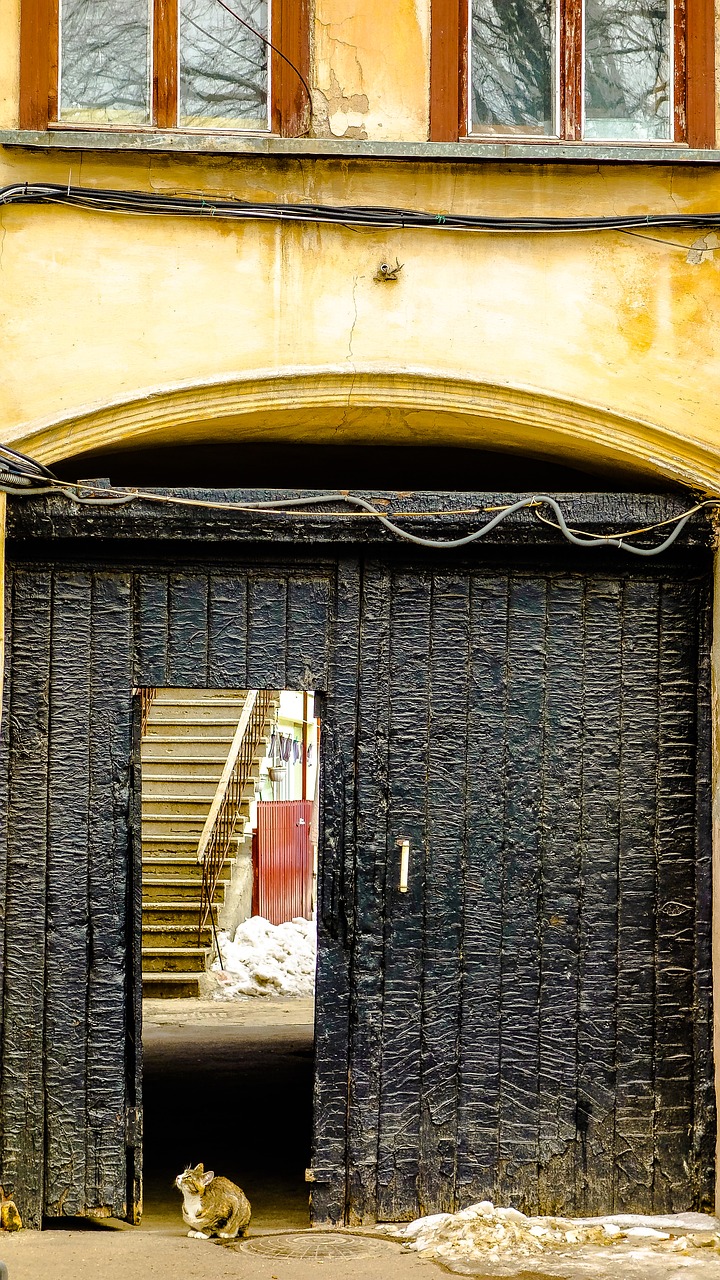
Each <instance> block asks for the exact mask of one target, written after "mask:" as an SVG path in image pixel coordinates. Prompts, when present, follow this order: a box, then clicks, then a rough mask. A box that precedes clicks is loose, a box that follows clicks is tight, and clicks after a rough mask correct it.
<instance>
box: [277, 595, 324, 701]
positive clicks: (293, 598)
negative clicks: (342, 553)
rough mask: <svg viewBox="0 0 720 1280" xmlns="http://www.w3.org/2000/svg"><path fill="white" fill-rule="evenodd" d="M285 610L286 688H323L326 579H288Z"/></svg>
mask: <svg viewBox="0 0 720 1280" xmlns="http://www.w3.org/2000/svg"><path fill="white" fill-rule="evenodd" d="M287 611H288V612H287V658H286V669H285V682H286V685H287V687H288V688H289V689H327V641H328V632H329V620H330V581H329V579H328V578H327V577H320V576H317V577H314V578H309V577H308V578H306V577H302V578H295V577H291V578H289V579H288V594H287Z"/></svg>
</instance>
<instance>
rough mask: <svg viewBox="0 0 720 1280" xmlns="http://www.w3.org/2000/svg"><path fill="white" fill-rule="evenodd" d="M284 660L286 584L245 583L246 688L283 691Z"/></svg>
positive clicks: (282, 579)
mask: <svg viewBox="0 0 720 1280" xmlns="http://www.w3.org/2000/svg"><path fill="white" fill-rule="evenodd" d="M286 659H287V581H286V578H285V575H284V574H283V575H278V576H277V577H273V578H270V577H251V578H250V579H249V581H248V674H247V678H248V688H250V689H284V688H285V687H286V684H287V679H286V666H285V664H286Z"/></svg>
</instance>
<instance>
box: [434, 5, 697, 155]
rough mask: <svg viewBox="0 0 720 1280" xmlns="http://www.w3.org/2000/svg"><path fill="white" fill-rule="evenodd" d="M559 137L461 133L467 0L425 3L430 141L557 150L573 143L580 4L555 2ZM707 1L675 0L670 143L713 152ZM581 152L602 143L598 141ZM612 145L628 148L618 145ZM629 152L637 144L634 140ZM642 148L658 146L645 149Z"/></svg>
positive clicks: (578, 117)
mask: <svg viewBox="0 0 720 1280" xmlns="http://www.w3.org/2000/svg"><path fill="white" fill-rule="evenodd" d="M559 4H560V28H561V32H562V33H564V39H563V37H562V35H561V40H562V44H561V52H560V80H561V84H560V121H559V124H560V137H552V138H548V137H542V138H540V137H533V138H529V137H528V135H524V136H523V137H519V136H518V137H517V138H513V137H512V136H508V135H507V134H502V135H499V134H498V135H495V136H494V137H493V136H492V135H490V134H468V131H467V125H466V122H467V116H468V110H467V108H468V38H469V37H468V21H467V14H468V4H467V0H431V31H430V140H431V142H457V141H458V140H462V139H465V138H468V139H469V140H470V141H473V142H478V143H482V142H485V143H490V142H496V143H502V144H503V145H507V146H509V147H512V145H513V143H514V142H516V143H517V144H525V145H527V144H528V143H529V142H530V143H537V144H542V145H544V144H557V143H561V144H562V143H567V142H580V141H582V138H581V133H580V130H581V122H582V102H581V75H580V72H581V67H580V59H581V56H582V44H581V41H582V7H581V6H582V0H559ZM714 20H715V16H714V9H713V0H675V49H674V54H675V84H674V88H675V94H674V96H675V121H674V125H675V128H674V135H675V136H674V139H668V141H667V142H666V144H665V145H666V146H671V145H673V142H674V143H683V144H685V145H686V146H690V147H697V148H713V147H714V146H715V42H714ZM585 145H586V146H588V145H590V146H593V145H597V146H602V145H605V144H603V143H602V142H600V140H599V139H598V140H596V139H593V140H592V141H591V142H586V143H585ZM614 145H617V146H618V147H622V146H624V145H629V144H627V143H622V142H618V143H617V144H614ZM632 145H635V146H638V145H644V144H638V143H637V142H635V143H634V144H632ZM647 145H648V146H657V145H658V144H657V143H655V142H653V143H648V144H647Z"/></svg>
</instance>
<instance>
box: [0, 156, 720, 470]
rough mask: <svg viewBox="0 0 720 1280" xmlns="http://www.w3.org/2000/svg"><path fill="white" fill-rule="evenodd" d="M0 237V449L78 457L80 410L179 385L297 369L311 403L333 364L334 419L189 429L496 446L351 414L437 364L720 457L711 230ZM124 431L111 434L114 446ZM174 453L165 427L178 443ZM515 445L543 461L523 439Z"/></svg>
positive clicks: (297, 411) (7, 232) (590, 193)
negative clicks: (374, 381)
mask: <svg viewBox="0 0 720 1280" xmlns="http://www.w3.org/2000/svg"><path fill="white" fill-rule="evenodd" d="M27 166H28V153H18V152H16V151H6V152H5V153H0V181H1V182H3V183H5V182H11V181H17V180H20V179H23V178H25V177H26V176H27V174H28V167H27ZM32 170H33V176H34V177H35V178H36V179H37V180H38V181H42V180H43V179H46V180H48V181H55V182H64V181H67V180H68V179H71V180H72V181H74V182H77V181H80V182H81V183H82V184H83V185H86V186H92V185H98V186H104V187H112V186H127V187H132V188H141V189H142V188H145V189H152V190H154V191H160V192H162V191H167V192H170V191H177V190H182V191H187V190H198V191H200V192H207V193H217V194H220V195H224V196H236V197H240V196H242V197H244V198H248V199H256V200H271V199H287V200H300V199H306V200H310V201H313V202H322V203H328V204H342V203H344V202H347V203H351V204H390V205H396V206H404V207H413V206H415V207H420V208H423V207H424V208H433V207H436V208H438V207H439V208H453V209H454V210H456V211H462V210H467V211H470V210H472V209H477V208H484V209H486V210H487V211H488V212H492V211H496V212H498V213H504V214H511V213H520V212H523V213H526V214H537V215H539V214H559V213H564V214H567V215H573V214H574V215H579V214H582V213H588V212H591V211H592V212H594V213H600V214H602V213H608V214H609V213H612V212H620V211H625V210H628V211H630V210H637V209H646V208H652V209H655V210H657V211H662V210H664V209H668V210H682V209H687V210H697V211H701V210H709V209H712V208H718V207H720V172H718V171H716V170H714V169H704V170H702V169H690V168H683V169H682V170H675V171H674V172H673V170H672V169H670V168H667V167H665V168H663V167H660V166H658V167H650V166H644V167H642V168H639V167H632V168H629V167H621V166H608V167H606V168H601V169H593V168H592V167H590V166H582V167H579V168H578V167H573V166H566V167H560V166H554V167H552V168H543V167H542V166H528V165H516V166H508V165H501V164H498V165H483V166H473V165H472V164H457V165H456V164H426V165H412V164H391V163H385V164H383V165H377V164H375V163H373V161H372V160H365V161H357V162H354V163H353V164H352V165H348V164H347V162H345V161H340V162H338V161H335V162H333V161H330V160H324V161H317V160H316V161H312V160H302V161H300V160H290V159H286V160H270V159H250V158H243V159H242V160H238V159H237V158H228V157H222V158H215V159H208V158H207V157H206V158H203V159H202V160H201V159H199V158H192V157H184V158H182V159H181V158H175V157H171V156H156V157H152V159H150V158H148V157H139V156H133V155H127V154H118V155H114V156H109V157H108V156H104V157H102V156H99V155H95V156H93V155H92V154H90V153H86V154H85V156H84V158H83V161H82V166H80V164H79V162H78V158H77V156H75V157H74V158H72V157H70V158H68V157H67V156H63V155H59V154H58V153H57V152H55V153H50V154H48V153H45V154H37V155H35V156H33V158H32ZM0 223H1V224H2V235H0V333H2V336H3V378H2V380H1V383H0V431H1V432H2V437H3V438H4V439H6V440H8V441H9V440H16V441H20V440H22V439H23V438H24V437H25V436H29V435H31V434H32V432H33V431H35V430H36V429H37V428H39V426H40V425H41V424H43V423H45V424H48V423H53V422H59V421H60V420H65V421H67V422H68V423H69V425H68V426H67V427H63V428H62V431H61V432H60V434H59V435H58V437H57V439H56V440H55V443H54V445H53V448H54V450H55V456H59V455H60V454H62V453H65V454H67V453H72V452H75V449H74V447H73V426H72V421H73V418H77V417H79V416H81V415H82V414H83V413H84V412H86V411H88V410H92V409H94V408H99V407H101V406H105V405H107V404H109V403H110V402H119V401H123V400H127V399H132V398H137V397H140V398H141V399H142V398H143V397H145V396H153V395H155V394H156V393H157V392H158V390H159V389H162V388H168V387H173V386H176V385H178V384H181V383H182V384H191V385H195V384H203V383H207V382H212V381H213V380H218V379H219V380H222V379H228V378H231V379H232V378H245V379H250V380H251V381H252V379H253V378H254V377H256V375H257V374H258V371H264V373H263V376H265V375H268V374H272V372H273V371H279V372H280V373H283V371H288V370H293V369H297V368H302V369H304V370H306V371H307V375H308V377H309V379H310V380H311V381H312V382H313V384H314V386H315V390H316V393H317V396H318V397H319V399H320V400H322V398H323V387H324V385H325V383H324V379H326V373H325V371H326V370H330V369H331V370H335V371H338V370H339V371H340V373H343V374H346V375H347V385H348V388H349V390H348V391H347V393H343V397H342V398H341V399H340V400H339V401H338V399H337V395H336V393H335V392H331V390H330V389H329V390H328V396H327V403H325V404H323V405H322V406H321V407H320V408H315V407H314V408H311V409H308V410H307V411H306V410H303V409H302V406H301V405H293V404H291V403H285V402H283V405H282V406H280V407H279V408H278V412H277V413H275V406H274V405H273V404H270V405H269V406H267V408H266V409H264V410H263V411H262V412H260V411H259V410H258V411H257V412H255V416H254V417H253V416H252V415H249V416H247V417H245V418H242V419H241V417H238V418H237V419H235V420H233V422H228V421H225V422H223V424H222V426H221V427H218V425H217V424H216V423H214V422H213V420H211V419H209V420H207V421H204V422H200V423H199V424H196V428H194V430H195V434H196V435H200V436H202V437H203V438H207V439H209V438H228V435H230V436H235V437H240V436H242V435H243V433H245V434H246V435H247V433H248V432H252V433H254V436H255V438H258V435H259V436H260V437H262V436H263V434H264V433H265V432H272V433H274V437H275V438H282V436H283V434H284V435H285V437H286V438H293V439H305V440H308V439H326V440H333V441H337V442H340V441H343V440H348V441H352V440H370V441H372V440H374V441H383V442H387V443H391V442H393V443H395V442H400V443H402V442H413V441H416V440H425V441H428V442H430V441H432V442H433V443H438V442H439V441H440V440H442V439H447V440H448V441H452V442H454V443H458V444H476V445H480V446H482V445H485V446H488V445H489V444H490V445H492V446H495V447H498V446H500V447H502V437H501V436H499V435H498V430H499V428H498V425H497V423H494V422H492V421H490V420H489V419H488V420H487V421H483V420H481V419H479V418H478V417H477V416H473V415H472V414H466V415H463V413H461V412H459V411H458V412H456V411H455V410H452V411H450V410H448V411H447V413H446V412H445V411H444V410H443V409H442V407H440V408H437V407H434V408H433V409H432V411H430V410H428V412H423V411H422V409H420V410H410V409H405V408H402V407H400V408H398V407H397V406H392V405H390V404H389V403H388V404H385V403H383V401H382V399H380V400H379V401H378V402H377V403H368V402H367V400H366V401H365V402H363V403H360V402H358V403H357V404H355V403H353V386H354V380H355V379H356V375H357V377H358V378H361V377H362V376H364V375H362V371H363V370H367V369H372V370H375V371H379V372H380V373H382V371H389V372H390V373H391V374H392V376H393V377H395V378H397V379H398V380H399V381H402V380H403V379H404V380H405V383H406V385H411V384H412V379H413V377H414V376H415V375H414V373H413V371H415V370H417V371H419V370H424V371H428V372H430V373H431V374H432V375H433V376H434V377H435V378H438V379H441V380H442V379H447V380H448V381H452V380H453V379H463V378H464V379H470V380H475V381H476V382H478V383H483V382H486V383H491V384H494V385H497V386H499V387H515V388H521V389H522V388H524V389H526V390H527V391H528V392H529V393H530V394H531V395H538V396H554V397H560V398H561V399H562V400H564V401H566V402H567V404H568V406H572V405H573V404H579V405H587V404H589V405H594V406H599V407H600V409H602V410H607V411H610V412H611V413H614V414H617V415H620V416H622V417H624V418H628V419H640V420H643V421H646V422H648V423H650V424H657V425H658V426H659V427H662V428H663V429H664V430H665V431H666V432H668V433H669V435H670V438H671V439H672V441H674V442H675V443H674V444H673V448H676V450H677V456H678V458H679V459H682V458H683V456H685V455H687V457H691V455H692V454H693V451H694V450H696V449H698V448H702V449H706V450H707V449H708V448H709V449H710V450H712V451H714V455H715V456H718V458H720V429H719V428H718V421H717V391H716V389H717V385H718V382H719V381H720V254H719V253H716V252H715V251H714V250H713V249H708V250H704V251H703V252H699V251H698V250H696V251H695V258H696V259H699V261H695V262H693V261H690V262H688V260H687V256H688V254H687V250H689V249H691V246H692V243H693V242H694V241H695V240H697V233H692V232H690V233H679V232H673V233H668V236H667V239H668V241H670V242H671V243H668V244H663V243H658V239H661V238H662V236H661V235H658V236H657V237H656V238H654V239H643V238H642V234H640V235H633V236H629V235H621V234H620V233H615V232H613V233H603V234H597V235H585V236H552V237H529V236H502V237H499V236H495V237H492V236H484V235H477V234H462V233H452V232H447V231H443V230H441V229H437V230H424V231H414V230H412V231H411V230H408V231H402V230H397V231H389V232H375V231H367V230H364V231H362V232H358V231H353V230H349V229H346V228H342V227H317V226H313V225H307V226H301V225H287V224H283V225H280V224H276V223H244V224H231V223H222V222H213V223H203V224H198V223H195V222H192V221H177V220H172V219H165V218H163V219H140V218H132V219H123V218H122V217H121V216H117V217H115V216H107V215H104V216H98V215H94V214H92V213H86V212H81V211H77V210H67V209H62V208H49V207H45V208H27V207H26V208H21V207H17V206H16V207H14V208H9V209H6V210H4V211H3V213H2V215H1V216H0ZM678 241H687V250H683V249H681V248H678V247H677V244H676V243H674V242H678ZM396 260H399V261H400V262H401V263H402V264H403V267H402V271H401V272H400V274H399V278H398V280H397V282H396V283H394V284H382V283H378V282H377V281H376V280H375V275H376V273H377V270H378V266H379V264H380V262H382V261H388V262H391V263H394V262H395V261H396ZM314 370H315V371H317V372H316V373H313V371H314ZM418 377H419V375H418ZM419 381H421V379H419ZM327 385H328V388H330V382H329V381H328V383H327ZM358 386H359V384H358ZM138 420H139V419H138ZM124 429H125V428H124ZM127 429H128V430H131V431H132V430H133V429H134V428H132V426H131V427H130V428H127ZM144 429H145V428H144V427H143V430H144ZM184 429H185V428H183V429H182V430H184ZM616 430H617V428H615V427H612V426H610V427H607V428H606V427H603V428H602V430H600V428H599V427H598V434H597V437H596V440H595V442H594V443H592V442H591V443H588V441H587V440H585V441H584V440H582V439H580V437H578V439H577V440H576V441H573V440H572V438H570V440H569V441H568V438H567V437H566V438H565V440H564V441H563V442H561V445H558V444H557V443H556V444H555V446H552V447H554V448H556V449H557V448H559V447H562V448H563V449H566V450H568V449H569V450H570V451H571V454H572V456H574V457H576V458H577V460H578V461H580V460H582V459H583V458H584V457H589V456H590V455H591V454H592V455H593V456H594V457H597V454H598V449H599V450H600V451H602V450H603V449H608V448H610V447H612V445H613V432H614V431H616ZM603 432H605V434H604V435H603ZM63 433H64V434H63ZM112 433H113V427H112V422H110V425H109V426H108V437H107V438H108V441H110V440H111V439H112ZM181 438H183V437H182V431H181V429H180V428H178V429H177V432H175V434H174V428H173V427H172V425H171V426H170V428H169V429H168V432H167V439H181ZM186 438H187V437H186ZM511 443H514V445H515V446H516V447H523V448H527V449H528V450H531V451H534V452H537V451H538V449H539V448H544V447H545V446H544V444H543V442H542V441H540V443H539V442H538V431H537V430H535V429H534V428H533V427H532V425H531V426H530V427H528V428H527V429H525V434H524V435H523V436H521V437H518V438H515V439H514V440H512V441H511ZM548 448H551V445H548ZM647 449H648V457H650V455H651V452H652V451H651V445H650V444H648V446H647ZM573 451H574V452H573ZM568 456H570V455H568ZM653 465H654V464H653Z"/></svg>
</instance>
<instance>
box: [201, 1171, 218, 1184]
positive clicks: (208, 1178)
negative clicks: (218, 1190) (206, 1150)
mask: <svg viewBox="0 0 720 1280" xmlns="http://www.w3.org/2000/svg"><path fill="white" fill-rule="evenodd" d="M214 1177H215V1174H214V1173H213V1171H212V1169H211V1170H210V1172H209V1173H204V1174H203V1175H202V1177H201V1179H200V1181H201V1182H202V1184H203V1186H204V1187H209V1186H210V1183H211V1182H212V1180H213V1178H214Z"/></svg>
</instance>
